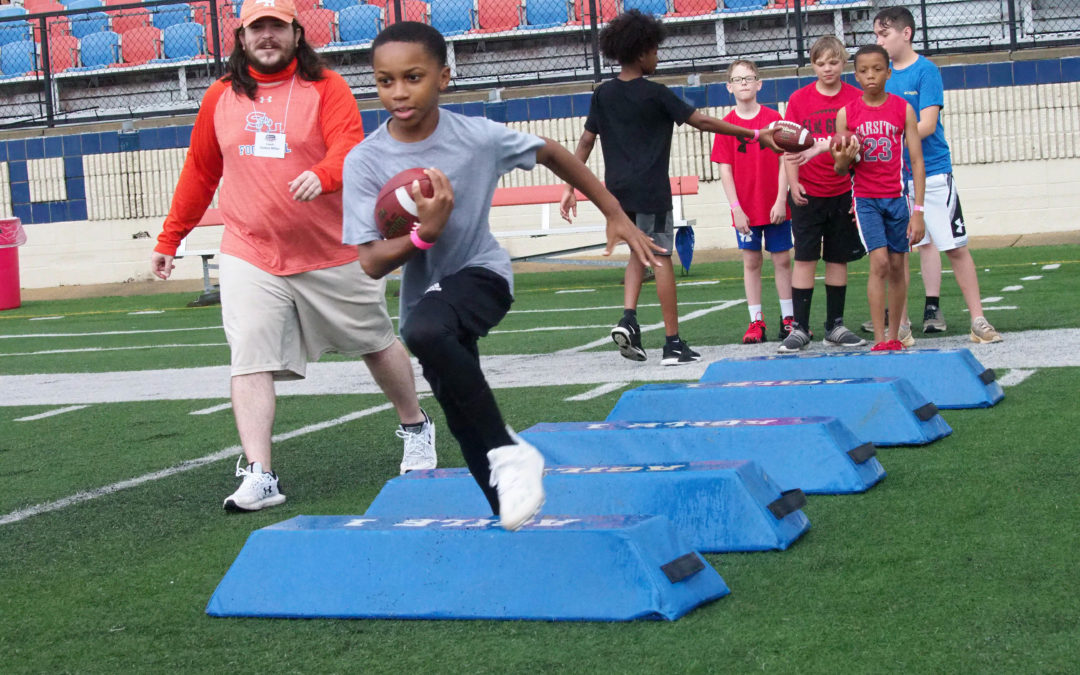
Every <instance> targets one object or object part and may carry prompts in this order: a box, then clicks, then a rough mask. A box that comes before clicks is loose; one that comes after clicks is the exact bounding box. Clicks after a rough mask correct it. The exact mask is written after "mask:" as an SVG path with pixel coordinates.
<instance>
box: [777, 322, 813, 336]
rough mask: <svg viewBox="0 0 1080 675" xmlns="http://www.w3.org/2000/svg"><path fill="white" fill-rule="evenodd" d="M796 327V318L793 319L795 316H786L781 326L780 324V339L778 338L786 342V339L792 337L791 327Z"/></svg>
mask: <svg viewBox="0 0 1080 675" xmlns="http://www.w3.org/2000/svg"><path fill="white" fill-rule="evenodd" d="M794 325H795V317H793V316H785V317H784V318H783V320H782V321H781V324H780V337H779V338H778V339H779V340H780V341H781V342H783V341H784V338H786V337H787V336H789V335H791V327H792V326H794ZM810 337H814V336H813V335H811V336H810Z"/></svg>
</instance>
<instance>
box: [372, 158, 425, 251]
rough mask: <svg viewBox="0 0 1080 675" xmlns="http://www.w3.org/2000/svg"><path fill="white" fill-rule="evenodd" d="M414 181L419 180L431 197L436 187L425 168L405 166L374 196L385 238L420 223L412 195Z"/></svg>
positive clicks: (401, 235) (402, 234) (406, 230)
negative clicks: (405, 167)
mask: <svg viewBox="0 0 1080 675" xmlns="http://www.w3.org/2000/svg"><path fill="white" fill-rule="evenodd" d="M413 181H420V194H422V195H424V196H425V197H431V196H432V195H434V194H435V188H434V187H433V186H432V185H431V179H430V178H428V175H427V174H426V173H424V170H423V169H418V168H414V169H405V170H404V171H402V172H401V173H398V174H397V175H395V176H394V177H393V178H391V179H390V180H388V181H386V184H385V185H383V187H382V189H381V190H379V196H378V197H376V198H375V225H376V226H377V227H378V228H379V232H381V233H382V236H383V238H384V239H393V238H395V237H403V236H405V235H407V234H409V232H411V231H412V229H413V227H415V226H416V225H417V224H418V223H419V222H420V219H419V214H418V213H417V210H416V202H415V201H414V200H413V197H412V184H413Z"/></svg>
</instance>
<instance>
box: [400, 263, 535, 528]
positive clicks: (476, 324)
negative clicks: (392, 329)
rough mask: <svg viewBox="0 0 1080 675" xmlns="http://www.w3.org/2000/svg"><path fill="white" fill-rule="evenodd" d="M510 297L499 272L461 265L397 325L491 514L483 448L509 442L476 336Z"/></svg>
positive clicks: (494, 505)
mask: <svg viewBox="0 0 1080 675" xmlns="http://www.w3.org/2000/svg"><path fill="white" fill-rule="evenodd" d="M513 301H514V298H513V296H511V295H510V288H509V286H508V284H507V283H506V280H505V279H503V278H502V277H501V276H499V275H498V274H495V273H494V272H492V271H490V270H487V269H484V268H482V267H466V268H465V269H463V270H461V271H460V272H455V273H454V274H451V275H450V276H448V277H445V278H443V279H440V280H439V283H438V284H437V285H436V286H435V287H433V288H432V289H431V290H428V292H427V293H425V294H424V295H423V297H422V298H421V299H420V302H419V303H417V305H416V306H415V307H414V308H413V309H412V310H411V311H410V312H409V315H408V319H407V321H406V322H405V325H404V327H403V328H402V330H401V337H402V338H403V339H404V340H405V344H406V345H407V346H408V348H409V351H411V352H412V353H413V355H414V356H416V358H417V359H418V360H419V361H420V365H421V367H422V368H423V373H424V379H425V380H427V381H428V384H430V385H431V391H432V392H433V393H434V395H435V400H437V401H438V402H439V405H440V406H442V409H443V414H444V415H445V416H446V426H447V427H448V428H449V429H450V433H452V434H453V435H454V438H456V439H457V442H458V444H459V445H460V446H461V454H462V455H464V457H465V463H466V464H467V465H468V467H469V471H470V472H472V475H473V478H475V479H476V482H477V483H478V484H479V485H480V489H481V490H483V491H484V496H485V497H487V500H488V502H489V503H490V504H491V509H492V511H493V512H494V513H495V514H496V515H498V513H499V498H498V494H497V493H496V492H495V489H494V488H492V487H491V486H490V485H488V479H489V478H490V475H491V471H490V468H489V466H488V458H487V452H488V450H492V449H494V448H498V447H502V446H504V445H510V444H511V443H512V442H513V441H511V439H510V435H509V434H508V433H507V432H506V425H505V424H504V423H503V419H502V413H500V412H499V406H498V405H497V404H496V403H495V396H494V395H493V394H492V393H491V388H490V387H489V386H488V383H487V380H486V379H484V373H483V371H481V370H480V352H479V350H478V348H477V340H478V339H479V338H481V337H483V336H485V335H487V333H488V331H489V330H491V328H492V327H494V326H495V325H497V324H498V323H499V322H500V321H502V318H503V317H504V316H506V313H507V311H509V310H510V304H511V303H512V302H513Z"/></svg>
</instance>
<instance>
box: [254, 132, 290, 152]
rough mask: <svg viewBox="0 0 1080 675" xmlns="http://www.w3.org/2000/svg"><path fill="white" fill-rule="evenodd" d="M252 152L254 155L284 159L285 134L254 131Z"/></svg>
mask: <svg viewBox="0 0 1080 675" xmlns="http://www.w3.org/2000/svg"><path fill="white" fill-rule="evenodd" d="M252 154H254V155H255V156H256V157H273V158H274V159H285V134H279V133H270V132H266V131H256V132H255V148H254V151H253V152H252Z"/></svg>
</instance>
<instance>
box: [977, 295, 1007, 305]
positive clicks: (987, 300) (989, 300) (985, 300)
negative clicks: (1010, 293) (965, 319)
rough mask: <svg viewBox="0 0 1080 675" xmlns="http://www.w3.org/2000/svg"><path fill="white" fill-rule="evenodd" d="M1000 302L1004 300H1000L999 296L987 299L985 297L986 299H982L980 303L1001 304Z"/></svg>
mask: <svg viewBox="0 0 1080 675" xmlns="http://www.w3.org/2000/svg"><path fill="white" fill-rule="evenodd" d="M1002 300H1004V298H1002V297H1001V296H1000V295H991V296H989V297H986V298H983V299H982V301H983V302H984V303H987V302H1001V301H1002Z"/></svg>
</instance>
